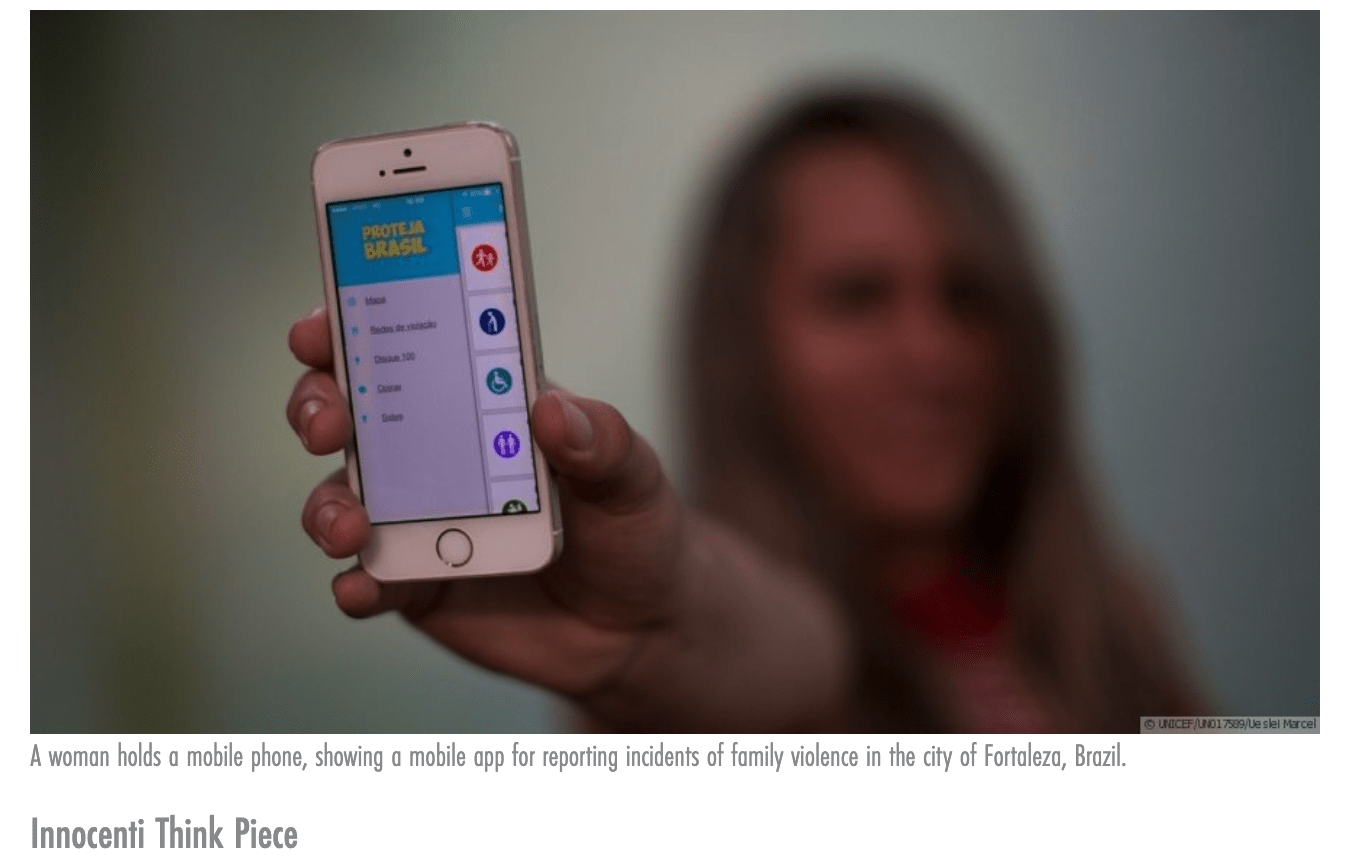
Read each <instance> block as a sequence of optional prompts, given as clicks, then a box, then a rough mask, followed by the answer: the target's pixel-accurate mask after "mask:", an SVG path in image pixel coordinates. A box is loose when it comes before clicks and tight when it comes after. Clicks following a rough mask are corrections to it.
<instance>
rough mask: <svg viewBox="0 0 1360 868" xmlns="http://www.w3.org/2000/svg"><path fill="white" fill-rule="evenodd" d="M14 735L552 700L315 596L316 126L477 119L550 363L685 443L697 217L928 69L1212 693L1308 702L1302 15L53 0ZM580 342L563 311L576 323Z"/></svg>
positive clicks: (658, 438) (1311, 672)
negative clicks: (298, 342)
mask: <svg viewBox="0 0 1360 868" xmlns="http://www.w3.org/2000/svg"><path fill="white" fill-rule="evenodd" d="M31 35H32V118H31V120H32V166H31V180H32V284H31V301H32V322H31V337H32V381H31V383H30V389H31V395H32V435H33V447H32V448H33V453H32V478H33V489H32V517H33V523H32V527H33V531H32V573H31V578H30V582H31V590H32V604H31V605H32V611H31V637H32V638H31V647H32V688H31V690H32V693H31V699H32V727H33V729H34V730H35V731H104V730H135V731H153V732H154V731H176V730H206V731H263V732H288V731H346V730H353V731H361V732H362V731H490V730H543V729H545V728H555V727H559V726H561V725H563V718H562V716H561V713H560V709H559V708H558V706H557V705H556V704H555V703H554V702H553V701H552V700H551V699H550V698H549V697H547V696H545V695H544V694H542V693H540V692H538V691H535V690H533V689H530V688H527V687H524V686H521V685H518V684H515V683H512V682H509V681H507V680H505V679H502V678H499V677H496V676H492V675H489V674H486V673H483V672H480V671H478V670H476V669H474V668H472V667H470V666H467V665H465V664H463V663H461V662H460V661H458V660H456V659H455V658H453V657H452V656H450V655H449V654H447V653H446V652H444V651H442V650H440V649H438V648H436V647H434V646H433V645H432V644H430V643H428V642H427V641H426V640H425V639H424V638H423V637H421V636H419V635H417V634H416V633H414V632H413V631H411V630H410V629H408V628H407V627H406V625H405V624H404V623H402V622H400V621H399V620H397V619H395V618H384V619H379V620H377V621H374V622H370V623H354V622H350V621H349V620H347V619H346V618H345V617H344V616H342V615H341V614H339V612H338V611H337V610H336V609H335V608H334V605H333V603H332V601H331V595H330V588H329V581H330V577H331V575H332V574H333V573H334V572H336V571H337V570H338V569H339V565H337V564H334V563H331V562H329V561H328V560H327V559H326V558H325V557H324V556H323V555H322V554H320V553H319V552H318V551H317V550H316V549H315V548H314V547H313V545H312V544H311V542H310V541H309V540H308V539H307V537H306V536H305V535H304V534H303V532H302V531H301V529H300V525H299V518H298V517H299V513H300V509H301V505H302V501H303V498H304V497H305V496H306V494H307V492H308V490H309V489H310V487H311V486H312V485H313V483H314V482H316V480H317V479H318V478H319V477H320V476H322V475H323V474H324V473H326V472H327V471H329V470H330V469H332V468H333V467H335V466H337V465H338V459H337V458H329V459H319V458H313V457H310V456H308V455H306V453H304V452H303V450H302V449H301V447H300V446H299V445H298V443H297V441H296V439H295V437H294V436H293V434H292V432H291V431H290V430H289V428H288V426H287V424H286V422H285V421H284V417H283V406H284V401H285V398H286V396H287V394H288V391H289V389H290V388H291V386H292V383H293V381H294V379H295V378H296V377H297V376H298V374H299V373H300V372H301V368H300V366H299V365H298V364H297V363H296V362H295V361H294V360H293V359H292V358H291V356H290V355H289V353H288V350H287V347H286V344H285V333H286V330H287V328H288V325H289V324H290V323H291V322H292V321H293V319H294V318H296V317H297V316H299V315H300V314H302V313H304V312H305V311H307V310H309V309H310V308H311V307H312V306H314V305H315V304H318V303H319V302H320V301H321V290H320V286H321V277H320V271H319V264H318V255H317V247H316V237H315V229H314V223H313V212H312V205H311V199H310V190H309V174H308V173H309V161H310V158H311V154H312V151H313V150H314V149H315V148H316V146H317V145H318V144H320V143H321V142H322V141H325V140H328V139H333V138H338V137H343V136H349V135H356V134H360V133H369V132H380V131H385V130H390V129H404V128H411V127H418V126H426V125H433V124H438V123H444V122H448V121H452V120H462V119H470V118H491V119H495V120H498V121H499V122H501V123H502V124H504V125H505V126H507V127H508V128H510V129H511V130H513V131H514V132H515V133H516V135H517V136H518V138H519V141H520V145H521V148H522V150H523V152H524V154H525V166H526V170H525V171H526V186H527V197H528V203H529V214H530V225H531V227H532V238H533V255H534V265H535V272H536V275H537V277H538V291H539V309H540V312H541V314H542V333H543V340H544V343H545V350H546V358H547V363H548V369H549V372H550V374H551V375H552V376H553V377H554V378H555V379H557V380H559V381H560V382H563V383H564V384H567V385H569V386H571V387H573V388H574V389H576V390H578V391H581V392H583V393H586V394H590V395H593V396H596V397H600V398H602V399H605V400H608V401H611V402H613V403H615V404H616V405H618V406H619V407H620V408H621V409H622V410H623V412H624V413H625V415H627V416H628V418H629V419H630V420H631V421H632V423H633V424H634V425H635V426H636V427H637V428H638V429H639V430H640V431H641V432H643V433H644V434H645V435H646V436H647V437H648V438H650V439H651V440H652V442H653V443H655V444H656V445H657V447H658V448H659V450H660V451H661V453H662V455H663V457H665V458H666V459H667V460H668V462H669V463H671V465H672V466H675V463H676V462H677V461H678V457H679V456H678V452H679V450H678V446H679V444H678V442H677V438H676V434H675V432H674V430H673V425H672V416H671V412H672V411H671V408H672V405H673V401H672V397H673V394H674V392H673V389H672V387H671V380H670V375H671V368H670V365H671V357H670V349H671V346H672V341H671V324H672V321H673V320H672V307H671V298H672V296H671V290H672V288H673V282H672V281H673V272H674V267H675V263H676V262H677V261H678V257H680V256H682V255H683V251H682V250H681V249H680V247H679V243H680V240H681V238H682V230H683V228H684V227H685V225H686V221H687V219H688V218H689V216H690V211H691V208H692V207H693V205H694V204H695V201H696V198H697V196H698V195H699V191H700V186H701V184H702V183H703V182H704V181H705V180H706V179H707V178H708V175H709V172H710V170H711V169H712V167H713V164H714V161H715V159H717V158H719V157H721V155H722V154H723V153H724V148H725V146H726V145H727V144H728V143H729V142H730V141H731V140H732V137H733V135H734V134H735V133H737V132H739V131H740V130H741V129H742V124H743V121H744V119H746V118H748V117H749V116H750V115H751V114H752V112H753V110H758V109H759V108H761V107H763V106H765V105H766V104H767V103H768V101H769V99H770V98H771V97H774V96H778V95H780V94H782V93H784V92H786V91H787V90H788V89H789V88H790V87H792V86H793V85H794V84H796V83H797V82H799V81H802V80H804V79H806V78H808V77H810V76H814V75H817V74H819V73H824V72H842V71H874V72H888V73H892V74H895V75H899V76H903V77H906V78H909V79H911V80H913V81H916V82H918V83H920V84H923V85H925V86H927V87H928V88H930V89H932V90H934V91H935V92H936V93H937V94H939V95H940V96H942V97H943V98H945V100H946V101H947V102H948V103H950V104H951V105H952V106H953V107H954V108H955V109H956V110H957V111H958V112H959V113H961V114H962V115H963V116H964V118H965V119H967V120H968V121H969V122H970V123H971V124H972V126H973V128H974V130H975V131H976V132H977V133H979V134H980V135H981V136H982V137H983V139H984V140H985V141H986V143H988V144H989V145H990V146H991V148H992V150H993V152H994V153H995V154H996V155H997V156H998V157H999V158H1000V160H1001V161H1002V163H1003V165H1004V166H1005V167H1006V169H1007V170H1008V172H1009V174H1010V175H1011V178H1012V180H1013V182H1014V184H1015V185H1016V187H1017V188H1018V190H1019V191H1020V193H1021V194H1022V196H1023V197H1024V199H1025V201H1026V202H1027V203H1028V205H1029V206H1030V210H1031V213H1032V215H1033V218H1034V220H1035V222H1036V225H1037V228H1038V232H1039V235H1040V237H1041V238H1042V239H1043V242H1044V244H1045V245H1046V249H1047V252H1048V255H1049V257H1050V260H1051V265H1052V270H1053V271H1054V273H1055V274H1056V276H1057V278H1058V279H1059V282H1060V283H1061V285H1062V286H1063V287H1064V290H1065V302H1066V312H1067V314H1068V316H1069V319H1070V321H1071V323H1072V325H1073V326H1074V331H1075V335H1076V337H1077V338H1078V341H1079V349H1080V353H1081V360H1082V398H1083V401H1084V403H1085V408H1086V421H1087V425H1088V428H1089V431H1090V434H1091V436H1092V443H1093V446H1094V449H1095V452H1096V455H1097V458H1098V460H1099V462H1100V467H1101V470H1102V471H1103V473H1104V476H1103V482H1104V484H1105V487H1106V490H1107V492H1108V494H1109V497H1110V498H1111V500H1112V501H1113V502H1114V504H1115V505H1116V506H1117V508H1118V509H1119V510H1120V513H1121V516H1122V518H1123V519H1124V521H1125V523H1126V527H1127V529H1128V530H1129V531H1130V532H1131V534H1132V535H1133V536H1134V537H1135V538H1136V539H1137V540H1138V541H1139V542H1140V543H1141V544H1142V545H1143V546H1144V547H1145V549H1146V551H1147V552H1148V553H1149V554H1150V555H1151V556H1152V557H1153V558H1154V559H1155V561H1156V562H1157V563H1158V564H1159V565H1160V567H1161V568H1162V569H1163V570H1164V572H1165V575H1166V577H1167V581H1168V584H1169V588H1170V590H1171V594H1172V597H1173V599H1174V602H1175V603H1176V604H1177V605H1178V606H1179V610H1180V614H1181V618H1182V622H1183V624H1184V626H1185V628H1186V632H1187V634H1188V636H1189V640H1190V645H1191V648H1192V650H1193V652H1194V655H1195V658H1196V660H1197V662H1198V664H1199V665H1200V667H1201V669H1202V671H1203V673H1204V674H1205V676H1206V678H1207V680H1208V682H1209V684H1210V686H1211V687H1212V688H1213V690H1214V691H1215V694H1216V695H1217V697H1218V698H1219V700H1220V702H1221V705H1222V709H1223V710H1224V711H1225V712H1228V713H1242V714H1251V713H1255V714H1317V713H1318V712H1319V687H1318V671H1319V660H1318V618H1319V615H1318V606H1319V589H1318V524H1319V514H1318V468H1319V464H1318V407H1319V405H1318V367H1317V365H1318V195H1319V193H1318V187H1319V176H1318V120H1319V118H1318V17H1317V16H1316V15H1315V14H1295V15H1225V14H1208V15H1195V14H1165V15H1135V14H1124V13H1089V14H1046V15H1028V14H970V13H949V14H936V13H899V14H854V15H821V14H819V15H810V14H788V15H785V14H749V15H716V14H666V15H661V14H654V15H652V14H649V15H643V14H592V15H575V14H449V15H403V14H382V15H225V14H184V15H95V14H76V15H42V14H35V15H34V16H33V18H32V34H31ZM587 335H588V336H589V339H588V340H583V339H582V337H583V336H587Z"/></svg>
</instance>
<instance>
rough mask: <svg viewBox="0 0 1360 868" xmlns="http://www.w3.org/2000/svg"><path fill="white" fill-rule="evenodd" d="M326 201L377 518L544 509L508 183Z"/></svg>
mask: <svg viewBox="0 0 1360 868" xmlns="http://www.w3.org/2000/svg"><path fill="white" fill-rule="evenodd" d="M326 210H327V218H328V221H329V224H330V225H329V229H330V238H331V256H332V259H333V262H334V265H335V283H336V300H337V302H338V303H339V305H340V325H341V332H342V339H343V347H342V349H343V351H344V362H345V367H346V370H347V371H348V373H349V400H350V409H351V411H352V412H353V416H354V429H355V443H356V448H357V458H358V465H359V480H360V489H361V491H360V496H361V497H362V498H363V501H364V505H365V506H366V507H367V508H368V513H369V516H370V518H371V520H372V521H373V523H374V524H381V523H385V522H399V521H419V520H426V519H441V518H458V517H467V516H479V515H492V514H497V513H516V512H537V511H538V508H539V505H538V489H537V485H536V483H535V480H534V463H533V462H534V459H533V449H532V447H531V445H530V440H529V408H528V403H527V399H526V397H525V392H524V365H523V362H522V357H521V355H520V341H519V325H518V319H517V316H516V311H515V297H514V292H513V286H512V283H511V277H510V260H509V250H508V248H507V247H506V226H505V202H504V198H503V191H502V189H501V185H500V184H490V185H482V186H477V187H460V188H457V189H453V190H433V191H429V192H425V193H418V194H408V195H402V196H389V197H384V198H378V199H364V200H360V201H349V202H333V203H330V204H329V205H327V207H326Z"/></svg>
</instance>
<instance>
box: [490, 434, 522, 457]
mask: <svg viewBox="0 0 1360 868" xmlns="http://www.w3.org/2000/svg"><path fill="white" fill-rule="evenodd" d="M491 446H492V448H494V449H495V450H496V454H497V455H499V456H500V457H502V458H514V457H515V456H516V455H518V454H519V438H518V437H516V436H515V432H513V431H502V432H501V433H499V434H497V435H496V436H495V438H494V439H492V441H491Z"/></svg>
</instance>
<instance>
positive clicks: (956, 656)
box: [896, 559, 1051, 732]
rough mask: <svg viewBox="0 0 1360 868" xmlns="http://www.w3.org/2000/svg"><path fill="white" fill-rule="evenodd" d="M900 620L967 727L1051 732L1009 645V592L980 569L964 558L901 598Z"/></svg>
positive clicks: (898, 604) (962, 726)
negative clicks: (989, 581) (923, 651)
mask: <svg viewBox="0 0 1360 868" xmlns="http://www.w3.org/2000/svg"><path fill="white" fill-rule="evenodd" d="M896 614H897V616H898V620H899V621H900V623H901V624H902V625H903V627H904V628H906V629H907V630H910V631H911V632H912V633H913V634H914V635H915V636H916V637H917V638H918V639H919V640H920V641H921V642H922V644H924V646H925V648H926V651H927V654H928V656H929V659H930V660H931V661H932V662H933V663H934V664H935V666H936V669H937V674H938V675H939V680H940V683H941V685H942V687H943V688H944V691H945V694H946V696H945V699H946V703H947V705H948V706H949V708H950V709H951V710H952V711H953V714H954V715H955V717H956V718H957V724H958V728H959V729H961V730H963V731H966V732H1046V731H1049V730H1050V729H1051V726H1050V725H1049V723H1048V722H1047V719H1046V715H1045V714H1044V712H1043V709H1042V707H1041V706H1040V704H1039V702H1038V700H1037V697H1036V695H1035V693H1034V690H1033V689H1032V687H1030V685H1028V684H1027V683H1026V681H1025V678H1024V676H1023V675H1022V673H1021V671H1020V669H1019V667H1018V666H1017V665H1016V663H1015V661H1014V659H1013V658H1012V656H1011V654H1010V653H1009V648H1008V647H1007V646H1006V644H1005V642H1004V641H1003V637H1004V635H1005V625H1006V615H1007V612H1006V597H1005V594H1004V593H1003V592H1002V591H1001V590H999V589H997V588H996V587H995V586H992V587H989V586H988V585H987V583H986V582H985V581H984V574H983V573H982V572H981V571H980V570H979V569H977V568H975V567H973V566H971V565H970V564H969V563H968V562H967V561H965V560H962V559H960V560H959V561H957V562H955V564H954V565H952V566H951V567H949V568H948V569H946V570H942V571H941V572H940V573H939V574H938V575H937V576H934V577H932V578H930V579H929V580H927V581H925V582H916V583H913V585H912V586H911V587H910V588H908V589H907V590H906V591H905V592H904V593H902V594H900V595H899V597H898V599H897V601H896Z"/></svg>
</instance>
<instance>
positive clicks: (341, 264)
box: [327, 184, 505, 286]
mask: <svg viewBox="0 0 1360 868" xmlns="http://www.w3.org/2000/svg"><path fill="white" fill-rule="evenodd" d="M327 212H328V216H329V218H330V233H331V253H332V256H333V257H334V262H335V282H336V284H337V285H339V286H355V285H359V284H365V283H381V282H387V281H395V280H412V279H414V278H419V277H434V276H437V275H441V274H457V273H458V249H457V243H456V241H455V235H454V228H455V227H456V226H462V225H468V224H473V223H491V222H501V221H504V219H505V203H504V199H503V198H502V193H501V185H500V184H489V185H483V186H478V187H460V188H458V189H456V190H438V191H433V192H429V193H414V194H407V195H404V196H388V197H384V198H380V199H364V200H361V201H356V202H342V203H335V204H331V205H328V206H327Z"/></svg>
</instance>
